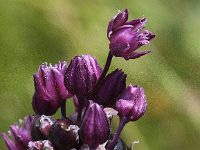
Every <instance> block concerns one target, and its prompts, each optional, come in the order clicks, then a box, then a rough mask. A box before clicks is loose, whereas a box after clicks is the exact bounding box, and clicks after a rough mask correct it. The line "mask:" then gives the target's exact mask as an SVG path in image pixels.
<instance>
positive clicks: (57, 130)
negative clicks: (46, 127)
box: [49, 118, 79, 150]
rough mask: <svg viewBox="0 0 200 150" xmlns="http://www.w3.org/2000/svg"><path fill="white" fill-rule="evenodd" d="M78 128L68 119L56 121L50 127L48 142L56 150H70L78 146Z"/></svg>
mask: <svg viewBox="0 0 200 150" xmlns="http://www.w3.org/2000/svg"><path fill="white" fill-rule="evenodd" d="M78 131H79V127H78V126H76V125H74V124H73V123H72V121H71V120H69V119H67V118H66V119H60V120H57V121H56V122H55V123H54V124H53V126H52V127H51V130H50V134H49V140H50V141H51V142H52V144H53V145H54V147H55V149H56V150H63V149H72V148H75V147H76V146H77V145H78V142H79V136H78Z"/></svg>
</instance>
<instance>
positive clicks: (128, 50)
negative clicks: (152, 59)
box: [107, 9, 155, 60]
mask: <svg viewBox="0 0 200 150" xmlns="http://www.w3.org/2000/svg"><path fill="white" fill-rule="evenodd" d="M127 19H128V10H127V9H126V10H124V11H120V12H119V13H118V14H117V15H116V16H115V17H114V18H113V19H112V20H111V21H110V22H109V25H108V29H107V35H108V39H109V40H110V45H109V47H110V50H111V53H112V54H113V55H114V56H116V57H123V58H124V59H126V60H128V59H135V58H138V57H140V56H143V55H145V54H148V53H149V52H150V51H143V52H136V50H137V49H138V48H139V47H141V46H143V45H146V44H149V43H150V41H151V40H152V39H153V38H154V37H155V34H153V33H151V32H149V31H148V30H143V28H144V25H145V24H146V22H147V20H146V18H141V19H136V20H132V21H130V22H127Z"/></svg>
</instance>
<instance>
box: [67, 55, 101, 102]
mask: <svg viewBox="0 0 200 150" xmlns="http://www.w3.org/2000/svg"><path fill="white" fill-rule="evenodd" d="M101 71H102V69H101V68H100V66H99V64H98V62H97V60H96V59H95V58H93V57H91V56H90V55H81V56H76V57H75V58H74V59H72V60H71V62H70V64H69V67H68V68H67V71H66V73H65V86H66V88H67V89H68V90H69V91H70V93H72V94H74V95H77V97H78V98H80V97H81V98H86V99H89V98H90V97H91V94H92V93H93V90H94V87H95V85H96V82H97V80H98V78H99V76H100V74H101Z"/></svg>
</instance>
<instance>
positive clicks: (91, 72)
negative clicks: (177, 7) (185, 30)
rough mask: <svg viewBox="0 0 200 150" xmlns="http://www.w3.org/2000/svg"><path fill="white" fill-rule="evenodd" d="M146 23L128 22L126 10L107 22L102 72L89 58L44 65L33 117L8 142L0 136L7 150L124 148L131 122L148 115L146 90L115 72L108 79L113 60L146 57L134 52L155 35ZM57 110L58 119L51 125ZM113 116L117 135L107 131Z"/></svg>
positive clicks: (38, 78) (18, 126) (15, 127)
mask: <svg viewBox="0 0 200 150" xmlns="http://www.w3.org/2000/svg"><path fill="white" fill-rule="evenodd" d="M146 22H147V19H146V18H140V19H136V20H131V21H128V10H127V9H125V10H124V11H119V12H118V13H117V14H116V15H115V16H114V17H113V18H112V19H111V21H110V22H109V24H108V28H107V37H108V39H109V42H110V43H109V49H110V51H109V52H108V57H107V60H106V63H105V66H104V67H103V68H101V66H100V65H99V63H98V61H97V59H96V58H94V57H92V56H90V55H80V56H75V57H74V58H73V59H72V60H71V61H70V63H69V65H67V63H66V62H65V61H61V62H59V63H58V64H55V65H51V64H49V65H48V64H47V63H43V64H41V65H40V66H39V69H38V72H37V73H35V74H34V75H33V79H34V87H35V92H34V94H33V97H32V107H33V110H34V112H35V113H34V114H33V115H32V116H30V115H29V116H26V117H25V119H24V121H22V120H20V123H19V124H14V125H11V127H10V130H9V134H10V137H11V138H12V139H10V138H9V137H8V136H7V135H6V134H5V133H3V134H2V136H3V139H4V141H5V143H6V146H7V148H8V149H9V150H43V149H46V150H70V149H77V150H79V149H80V150H85V149H87V150H90V149H91V150H94V149H98V150H99V149H106V150H113V149H115V150H123V149H127V146H126V145H125V144H124V143H123V141H122V140H121V139H120V138H119V136H120V133H121V131H122V130H123V127H124V126H125V125H126V124H127V123H128V122H129V121H137V120H138V119H139V118H141V117H142V116H143V115H144V114H145V112H146V109H147V101H146V96H145V94H144V89H143V88H142V87H139V86H137V85H131V84H130V85H129V86H127V87H126V78H127V75H126V74H125V73H124V72H123V71H122V70H121V69H116V70H114V71H111V72H110V73H108V70H109V67H110V65H111V61H112V59H113V58H114V56H115V57H122V58H124V59H125V60H129V59H135V58H139V57H140V56H143V55H146V54H148V53H149V52H150V51H143V52H138V51H137V49H138V48H140V47H141V46H143V45H146V44H149V43H150V41H151V40H152V39H153V38H154V37H155V34H153V33H151V32H150V31H148V30H144V29H143V28H144V25H145V24H146ZM71 97H73V101H74V107H75V112H74V113H73V114H70V115H68V114H67V113H66V101H67V100H69V98H71ZM59 108H60V110H61V117H60V118H57V119H54V117H53V116H52V115H54V114H55V113H56V112H57V110H58V109H59ZM114 115H118V116H119V120H120V121H119V125H118V128H117V130H116V132H114V133H113V132H112V130H111V122H112V118H113V116H114Z"/></svg>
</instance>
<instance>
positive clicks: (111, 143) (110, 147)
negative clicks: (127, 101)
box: [106, 117, 127, 150]
mask: <svg viewBox="0 0 200 150" xmlns="http://www.w3.org/2000/svg"><path fill="white" fill-rule="evenodd" d="M126 123H127V119H126V117H122V118H120V122H119V126H118V128H117V131H116V133H115V134H114V136H113V139H112V140H111V141H109V142H108V144H107V145H106V149H107V150H113V149H114V147H115V145H116V144H117V141H118V138H119V135H120V133H121V132H122V129H123V128H124V126H125V124H126Z"/></svg>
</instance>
